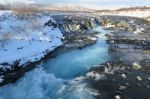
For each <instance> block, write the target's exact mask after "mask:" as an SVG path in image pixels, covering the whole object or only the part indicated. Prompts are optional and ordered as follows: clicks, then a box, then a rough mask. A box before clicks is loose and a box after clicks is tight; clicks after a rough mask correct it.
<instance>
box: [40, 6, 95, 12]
mask: <svg viewBox="0 0 150 99" xmlns="http://www.w3.org/2000/svg"><path fill="white" fill-rule="evenodd" d="M42 9H45V10H49V11H65V12H68V11H69V12H93V11H95V10H93V9H89V8H86V7H82V6H77V5H73V4H56V5H47V6H43V7H42Z"/></svg>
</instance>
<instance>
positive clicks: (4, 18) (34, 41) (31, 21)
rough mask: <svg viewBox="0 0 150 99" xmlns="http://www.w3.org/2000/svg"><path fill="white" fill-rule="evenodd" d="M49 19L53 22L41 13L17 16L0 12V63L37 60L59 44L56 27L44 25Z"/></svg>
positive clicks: (22, 62)
mask: <svg viewBox="0 0 150 99" xmlns="http://www.w3.org/2000/svg"><path fill="white" fill-rule="evenodd" d="M49 20H52V21H54V20H53V19H52V18H51V17H50V16H46V15H42V14H38V15H29V16H27V17H23V18H20V17H19V18H18V16H15V15H14V14H13V13H11V12H0V40H1V42H0V56H1V57H2V58H0V64H1V63H8V64H13V62H15V61H19V64H20V65H22V64H24V63H26V62H34V61H38V60H40V59H41V58H42V57H44V56H45V55H46V53H48V52H50V51H52V50H54V49H55V48H56V47H58V46H60V45H62V41H61V38H62V37H63V35H62V33H61V31H60V30H59V28H57V27H53V26H44V24H45V23H46V22H48V21H49ZM1 67H2V66H1Z"/></svg>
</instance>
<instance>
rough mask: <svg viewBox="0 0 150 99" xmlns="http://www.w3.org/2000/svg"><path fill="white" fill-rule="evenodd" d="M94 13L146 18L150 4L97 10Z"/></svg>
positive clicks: (149, 12)
mask: <svg viewBox="0 0 150 99" xmlns="http://www.w3.org/2000/svg"><path fill="white" fill-rule="evenodd" d="M95 12H96V13H99V14H101V15H120V16H131V17H139V18H148V17H149V16H150V6H146V7H129V8H121V9H117V10H97V11H95Z"/></svg>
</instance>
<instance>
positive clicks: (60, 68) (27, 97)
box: [0, 27, 110, 99]
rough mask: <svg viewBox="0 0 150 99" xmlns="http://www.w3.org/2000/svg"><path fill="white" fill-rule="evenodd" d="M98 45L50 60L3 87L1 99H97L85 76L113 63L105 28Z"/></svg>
mask: <svg viewBox="0 0 150 99" xmlns="http://www.w3.org/2000/svg"><path fill="white" fill-rule="evenodd" d="M93 31H99V32H101V33H99V34H98V35H97V36H98V41H97V42H96V44H94V45H91V46H88V47H85V48H83V49H78V50H72V51H69V52H66V53H63V54H61V55H59V56H57V57H56V58H53V59H50V60H49V61H47V62H45V63H44V64H42V65H41V66H39V67H37V68H35V69H34V70H32V71H30V72H28V73H26V75H25V76H23V77H22V78H21V79H20V80H18V81H17V82H16V83H15V84H9V85H6V86H4V87H1V88H0V99H93V97H92V93H94V90H93V89H92V88H89V87H88V85H87V84H86V82H83V81H82V76H81V75H83V74H85V73H86V72H87V71H88V70H89V69H90V68H91V67H92V66H94V65H96V64H100V63H104V62H106V61H108V60H109V58H110V56H109V55H108V45H107V44H106V42H105V37H104V34H106V33H107V31H105V30H103V29H102V28H101V27H98V28H95V29H93Z"/></svg>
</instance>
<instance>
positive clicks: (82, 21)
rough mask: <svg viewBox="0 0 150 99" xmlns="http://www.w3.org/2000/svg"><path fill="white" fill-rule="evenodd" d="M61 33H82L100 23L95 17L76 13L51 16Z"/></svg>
mask: <svg viewBox="0 0 150 99" xmlns="http://www.w3.org/2000/svg"><path fill="white" fill-rule="evenodd" d="M53 18H54V19H55V20H56V22H57V24H58V26H59V28H60V29H61V30H62V32H63V33H74V32H75V33H84V32H86V31H88V30H91V29H93V28H95V27H96V26H98V25H100V24H99V23H98V22H97V21H96V18H95V17H90V16H84V15H83V16H82V15H80V16H78V15H61V16H60V15H57V16H53Z"/></svg>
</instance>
